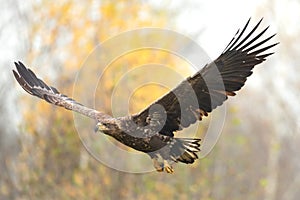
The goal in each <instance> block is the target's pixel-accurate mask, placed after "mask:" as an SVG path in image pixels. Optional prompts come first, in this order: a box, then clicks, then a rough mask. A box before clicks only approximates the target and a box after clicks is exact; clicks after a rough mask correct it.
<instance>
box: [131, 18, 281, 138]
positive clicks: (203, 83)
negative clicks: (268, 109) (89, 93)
mask: <svg viewBox="0 0 300 200" xmlns="http://www.w3.org/2000/svg"><path fill="white" fill-rule="evenodd" d="M249 21H250V19H249V20H248V22H247V23H246V25H245V26H244V28H243V29H242V31H241V32H239V31H238V32H237V33H236V35H235V36H234V37H233V39H232V40H231V42H230V43H229V44H228V46H227V47H226V48H225V50H224V52H223V53H222V54H221V55H220V56H219V57H218V58H217V59H216V60H214V61H213V62H211V63H209V64H207V65H206V66H204V67H203V68H202V69H201V70H200V71H198V72H197V73H196V74H195V75H193V76H191V77H188V78H187V79H186V80H184V81H183V82H181V83H180V84H179V85H178V86H177V87H176V88H174V89H173V90H172V91H170V92H169V93H168V94H166V95H165V96H163V97H161V98H160V99H158V100H157V101H156V102H155V103H153V104H152V105H150V106H149V107H148V108H146V109H145V110H143V111H142V112H140V113H138V114H135V115H133V116H132V120H133V121H134V122H135V123H136V124H137V125H139V126H148V125H149V124H150V125H151V122H152V124H159V128H160V129H159V130H160V131H159V132H160V133H161V134H163V135H167V136H173V132H174V131H177V130H181V129H182V128H186V127H188V126H190V125H191V124H194V123H195V122H196V121H197V120H201V119H202V117H203V116H207V115H208V113H209V112H211V111H212V110H213V109H215V108H216V107H217V106H220V105H222V104H223V102H224V101H226V99H227V98H228V96H234V95H235V93H236V91H238V90H240V89H241V88H242V87H243V85H244V84H245V82H246V79H247V77H248V76H250V75H251V74H252V69H253V68H254V66H255V65H258V64H260V63H262V62H263V61H265V60H266V58H267V57H268V56H269V55H271V54H273V53H266V51H267V50H268V49H270V48H272V47H274V46H276V45H277V44H278V43H273V44H270V45H268V46H265V47H262V45H263V44H265V43H266V42H268V41H269V40H270V39H271V38H273V37H274V35H275V34H273V35H271V36H268V37H266V38H265V39H262V40H260V41H259V39H260V38H261V36H262V35H263V34H264V33H265V32H266V31H267V29H268V28H269V27H267V28H265V29H264V30H262V31H261V32H259V33H256V34H255V32H256V30H257V28H258V26H259V25H260V23H261V21H262V20H260V21H259V22H258V24H256V26H254V28H253V29H252V30H251V31H250V32H249V33H248V34H247V35H245V30H246V29H247V27H248V25H249ZM244 35H245V36H244ZM162 108H163V109H162Z"/></svg>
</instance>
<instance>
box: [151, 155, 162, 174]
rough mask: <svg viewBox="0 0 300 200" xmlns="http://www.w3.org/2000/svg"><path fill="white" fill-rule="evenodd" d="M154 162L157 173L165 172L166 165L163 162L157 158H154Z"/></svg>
mask: <svg viewBox="0 0 300 200" xmlns="http://www.w3.org/2000/svg"><path fill="white" fill-rule="evenodd" d="M152 161H153V166H154V167H155V169H156V171H158V172H163V171H164V164H163V163H162V162H159V161H158V158H157V157H154V158H152Z"/></svg>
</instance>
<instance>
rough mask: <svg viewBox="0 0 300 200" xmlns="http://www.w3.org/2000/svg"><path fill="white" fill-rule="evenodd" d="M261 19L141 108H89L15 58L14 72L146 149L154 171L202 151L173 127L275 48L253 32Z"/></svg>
mask: <svg viewBox="0 0 300 200" xmlns="http://www.w3.org/2000/svg"><path fill="white" fill-rule="evenodd" d="M261 21H262V20H260V21H259V22H258V24H257V25H256V26H254V28H253V29H252V30H251V31H250V32H249V33H248V34H245V31H246V29H247V27H248V25H249V22H250V19H249V20H248V22H247V23H246V25H245V26H244V28H243V29H242V30H241V31H240V30H239V31H238V32H237V33H236V34H235V36H234V37H233V39H232V40H231V41H230V43H229V44H228V45H227V47H226V48H225V50H224V51H223V52H222V54H221V55H220V56H219V57H218V58H217V59H216V60H214V61H213V62H211V63H209V64H206V65H205V66H204V67H203V68H202V69H201V70H200V71H198V72H197V73H196V74H194V75H193V76H190V77H188V78H187V79H186V80H184V81H182V82H181V83H180V84H179V85H178V86H177V87H176V88H175V89H173V90H172V91H170V92H169V93H167V94H166V95H164V96H163V97H161V98H160V99H158V100H157V101H156V102H155V103H153V104H152V105H149V107H148V108H146V109H145V110H143V111H141V112H140V113H138V114H134V115H131V116H125V117H118V118H114V117H112V116H109V115H107V114H105V113H103V112H101V111H97V110H94V109H91V108H88V107H86V106H84V105H82V104H80V103H78V102H76V101H75V100H74V99H72V98H70V97H68V96H66V95H63V94H61V93H60V92H59V91H58V90H57V89H56V88H54V87H52V86H49V85H47V84H46V83H45V82H43V81H42V80H41V79H39V78H37V77H36V75H35V74H34V73H33V72H32V71H31V70H30V69H28V68H26V67H25V66H24V65H23V63H21V62H16V63H15V65H16V69H17V71H14V70H13V73H14V76H15V78H16V80H17V81H18V83H19V84H20V85H21V86H22V88H23V89H24V90H25V91H26V92H28V93H29V94H31V95H34V96H37V97H39V98H41V99H44V100H45V101H47V102H48V103H51V104H54V105H57V106H61V107H64V108H66V109H68V110H72V111H75V112H78V113H80V114H83V115H86V116H87V117H90V118H93V119H94V120H96V121H97V126H96V130H97V131H100V132H102V133H104V134H107V135H109V136H111V137H113V138H115V139H116V140H118V141H119V142H121V143H123V144H125V145H127V146H129V147H131V148H133V149H136V150H138V151H142V152H145V153H147V154H148V155H149V156H150V157H151V159H152V160H153V164H154V167H155V168H156V170H157V171H166V172H168V173H172V172H173V168H172V163H173V162H178V161H179V162H182V163H188V164H189V163H193V162H194V161H195V160H196V159H197V158H198V156H197V154H196V153H197V152H199V151H200V139H199V138H176V137H174V132H176V131H179V130H181V129H183V128H186V127H189V126H190V125H191V124H194V123H195V122H196V121H198V120H201V119H202V118H203V117H204V116H207V115H208V113H209V112H211V111H212V110H213V109H215V108H216V107H217V106H220V105H222V104H223V102H224V101H225V100H226V99H227V98H228V96H234V95H235V94H236V92H237V91H238V90H240V89H241V88H242V86H243V85H244V84H245V82H246V79H247V77H248V76H250V75H251V74H252V69H253V68H254V66H256V65H258V64H260V63H262V62H263V61H265V60H266V58H267V57H268V56H269V55H271V54H273V53H268V52H266V51H267V50H268V49H270V48H272V47H274V46H275V45H277V44H278V43H272V44H269V45H265V46H262V45H264V44H265V43H266V42H268V41H269V40H270V39H271V38H273V37H274V35H275V34H274V35H270V36H268V37H265V38H263V39H261V38H262V36H263V34H264V33H265V32H266V31H267V29H268V27H267V28H265V29H263V30H262V31H261V32H257V28H258V26H259V25H260V23H261ZM216 69H217V70H216ZM191 94H194V96H195V97H196V100H197V104H196V105H195V104H194V103H193V102H191V99H192V98H190V95H191ZM153 105H156V106H153ZM157 105H159V106H158V107H157ZM151 108H153V109H151ZM157 108H163V109H157Z"/></svg>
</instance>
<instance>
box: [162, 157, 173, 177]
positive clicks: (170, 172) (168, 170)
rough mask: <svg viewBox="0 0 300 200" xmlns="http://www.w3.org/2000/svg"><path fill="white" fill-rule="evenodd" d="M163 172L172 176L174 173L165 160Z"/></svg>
mask: <svg viewBox="0 0 300 200" xmlns="http://www.w3.org/2000/svg"><path fill="white" fill-rule="evenodd" d="M164 170H165V171H166V172H167V173H169V174H172V173H173V172H174V169H173V167H172V166H171V165H169V163H168V161H166V160H164Z"/></svg>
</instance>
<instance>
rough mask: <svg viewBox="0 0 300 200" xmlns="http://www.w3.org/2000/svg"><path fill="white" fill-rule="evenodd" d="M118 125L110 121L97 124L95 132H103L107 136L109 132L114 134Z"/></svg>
mask: <svg viewBox="0 0 300 200" xmlns="http://www.w3.org/2000/svg"><path fill="white" fill-rule="evenodd" d="M118 129H119V128H118V125H117V124H116V123H114V122H112V121H107V122H106V121H105V122H98V123H97V125H96V127H95V132H98V131H100V132H103V133H105V134H109V133H110V132H114V131H116V130H118Z"/></svg>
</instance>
